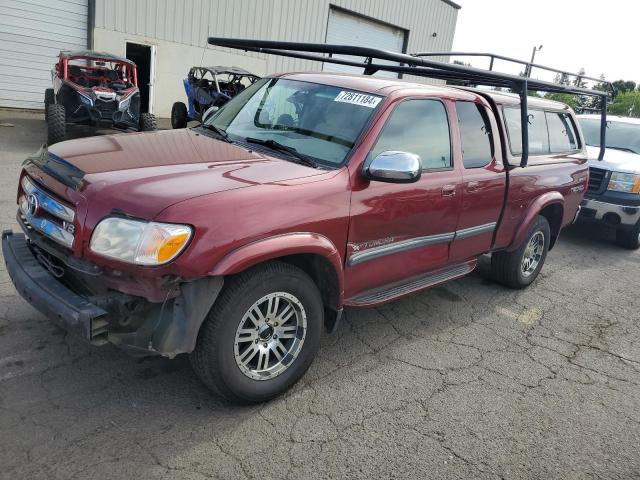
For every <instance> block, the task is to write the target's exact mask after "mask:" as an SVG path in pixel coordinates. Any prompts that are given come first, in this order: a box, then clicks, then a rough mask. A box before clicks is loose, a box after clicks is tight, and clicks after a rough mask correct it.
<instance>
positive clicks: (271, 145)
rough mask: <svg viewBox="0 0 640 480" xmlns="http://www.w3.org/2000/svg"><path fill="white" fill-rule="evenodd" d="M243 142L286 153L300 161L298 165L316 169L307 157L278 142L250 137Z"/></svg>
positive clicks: (314, 164) (316, 165)
mask: <svg viewBox="0 0 640 480" xmlns="http://www.w3.org/2000/svg"><path fill="white" fill-rule="evenodd" d="M245 140H246V141H247V143H257V144H258V145H264V146H265V147H267V148H270V149H271V150H277V151H280V152H287V153H288V154H289V155H291V156H293V157H296V158H297V159H298V160H300V163H304V164H305V165H308V166H310V167H313V168H318V164H317V163H316V162H314V161H313V160H311V159H310V158H309V157H308V156H306V155H304V154H303V153H300V152H298V150H296V149H295V148H293V147H289V146H287V145H284V144H282V143H280V142H276V141H275V140H272V139H269V140H263V139H261V138H251V137H247V138H245Z"/></svg>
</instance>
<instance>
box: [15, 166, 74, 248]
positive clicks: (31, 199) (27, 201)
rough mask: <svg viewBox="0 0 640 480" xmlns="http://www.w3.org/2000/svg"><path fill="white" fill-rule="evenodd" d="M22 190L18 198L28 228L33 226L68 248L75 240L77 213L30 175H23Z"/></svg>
mask: <svg viewBox="0 0 640 480" xmlns="http://www.w3.org/2000/svg"><path fill="white" fill-rule="evenodd" d="M21 186H22V192H23V194H22V195H21V196H20V198H19V200H18V207H19V215H20V219H21V220H22V222H23V224H24V225H25V227H26V228H28V229H30V228H33V229H34V230H37V231H38V232H40V233H41V234H43V235H45V236H46V237H48V238H50V239H51V240H53V241H55V242H56V243H59V244H60V245H63V246H65V247H67V248H71V247H72V246H73V241H74V240H75V225H74V220H75V216H76V213H75V211H74V210H73V208H71V207H70V206H68V205H65V204H64V203H62V202H60V201H59V200H57V199H56V198H54V197H53V196H52V195H51V194H49V193H48V192H46V191H45V190H44V189H42V188H41V187H40V186H38V185H37V184H36V183H35V182H34V181H32V180H31V179H30V178H29V177H27V176H24V177H22V181H21Z"/></svg>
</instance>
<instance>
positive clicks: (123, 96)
mask: <svg viewBox="0 0 640 480" xmlns="http://www.w3.org/2000/svg"><path fill="white" fill-rule="evenodd" d="M51 77H52V79H53V88H48V89H46V90H45V92H44V109H45V116H46V120H47V143H48V144H49V145H51V144H53V143H57V142H60V141H62V140H64V138H65V135H66V127H67V123H75V124H80V125H90V126H107V127H112V128H118V129H135V130H138V131H146V130H155V129H156V120H155V117H154V116H153V115H152V114H150V113H146V112H145V113H141V112H140V91H139V90H138V79H137V73H136V64H135V63H133V62H132V61H131V60H128V59H126V58H120V57H116V56H114V55H112V54H110V53H101V52H93V51H90V50H83V51H77V52H60V56H59V57H58V63H57V64H56V66H55V67H54V68H53V70H52V71H51Z"/></svg>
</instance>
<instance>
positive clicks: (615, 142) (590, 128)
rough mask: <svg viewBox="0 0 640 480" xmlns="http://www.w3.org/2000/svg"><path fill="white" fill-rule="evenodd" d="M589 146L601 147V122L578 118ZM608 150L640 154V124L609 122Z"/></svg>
mask: <svg viewBox="0 0 640 480" xmlns="http://www.w3.org/2000/svg"><path fill="white" fill-rule="evenodd" d="M578 121H579V122H580V127H581V128H582V133H583V134H584V139H585V142H586V143H587V145H590V146H592V147H599V146H600V120H596V119H594V118H578ZM607 148H617V149H620V150H626V151H630V152H633V153H640V124H633V123H624V122H616V121H608V122H607Z"/></svg>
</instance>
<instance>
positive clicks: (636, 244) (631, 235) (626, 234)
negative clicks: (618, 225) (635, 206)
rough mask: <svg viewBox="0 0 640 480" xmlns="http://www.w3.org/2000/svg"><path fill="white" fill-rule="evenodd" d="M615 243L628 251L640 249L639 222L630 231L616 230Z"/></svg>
mask: <svg viewBox="0 0 640 480" xmlns="http://www.w3.org/2000/svg"><path fill="white" fill-rule="evenodd" d="M616 243H617V244H618V245H620V246H621V247H624V248H628V249H629V250H636V249H638V248H640V222H638V223H636V225H635V226H634V227H633V228H632V229H631V230H616Z"/></svg>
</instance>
